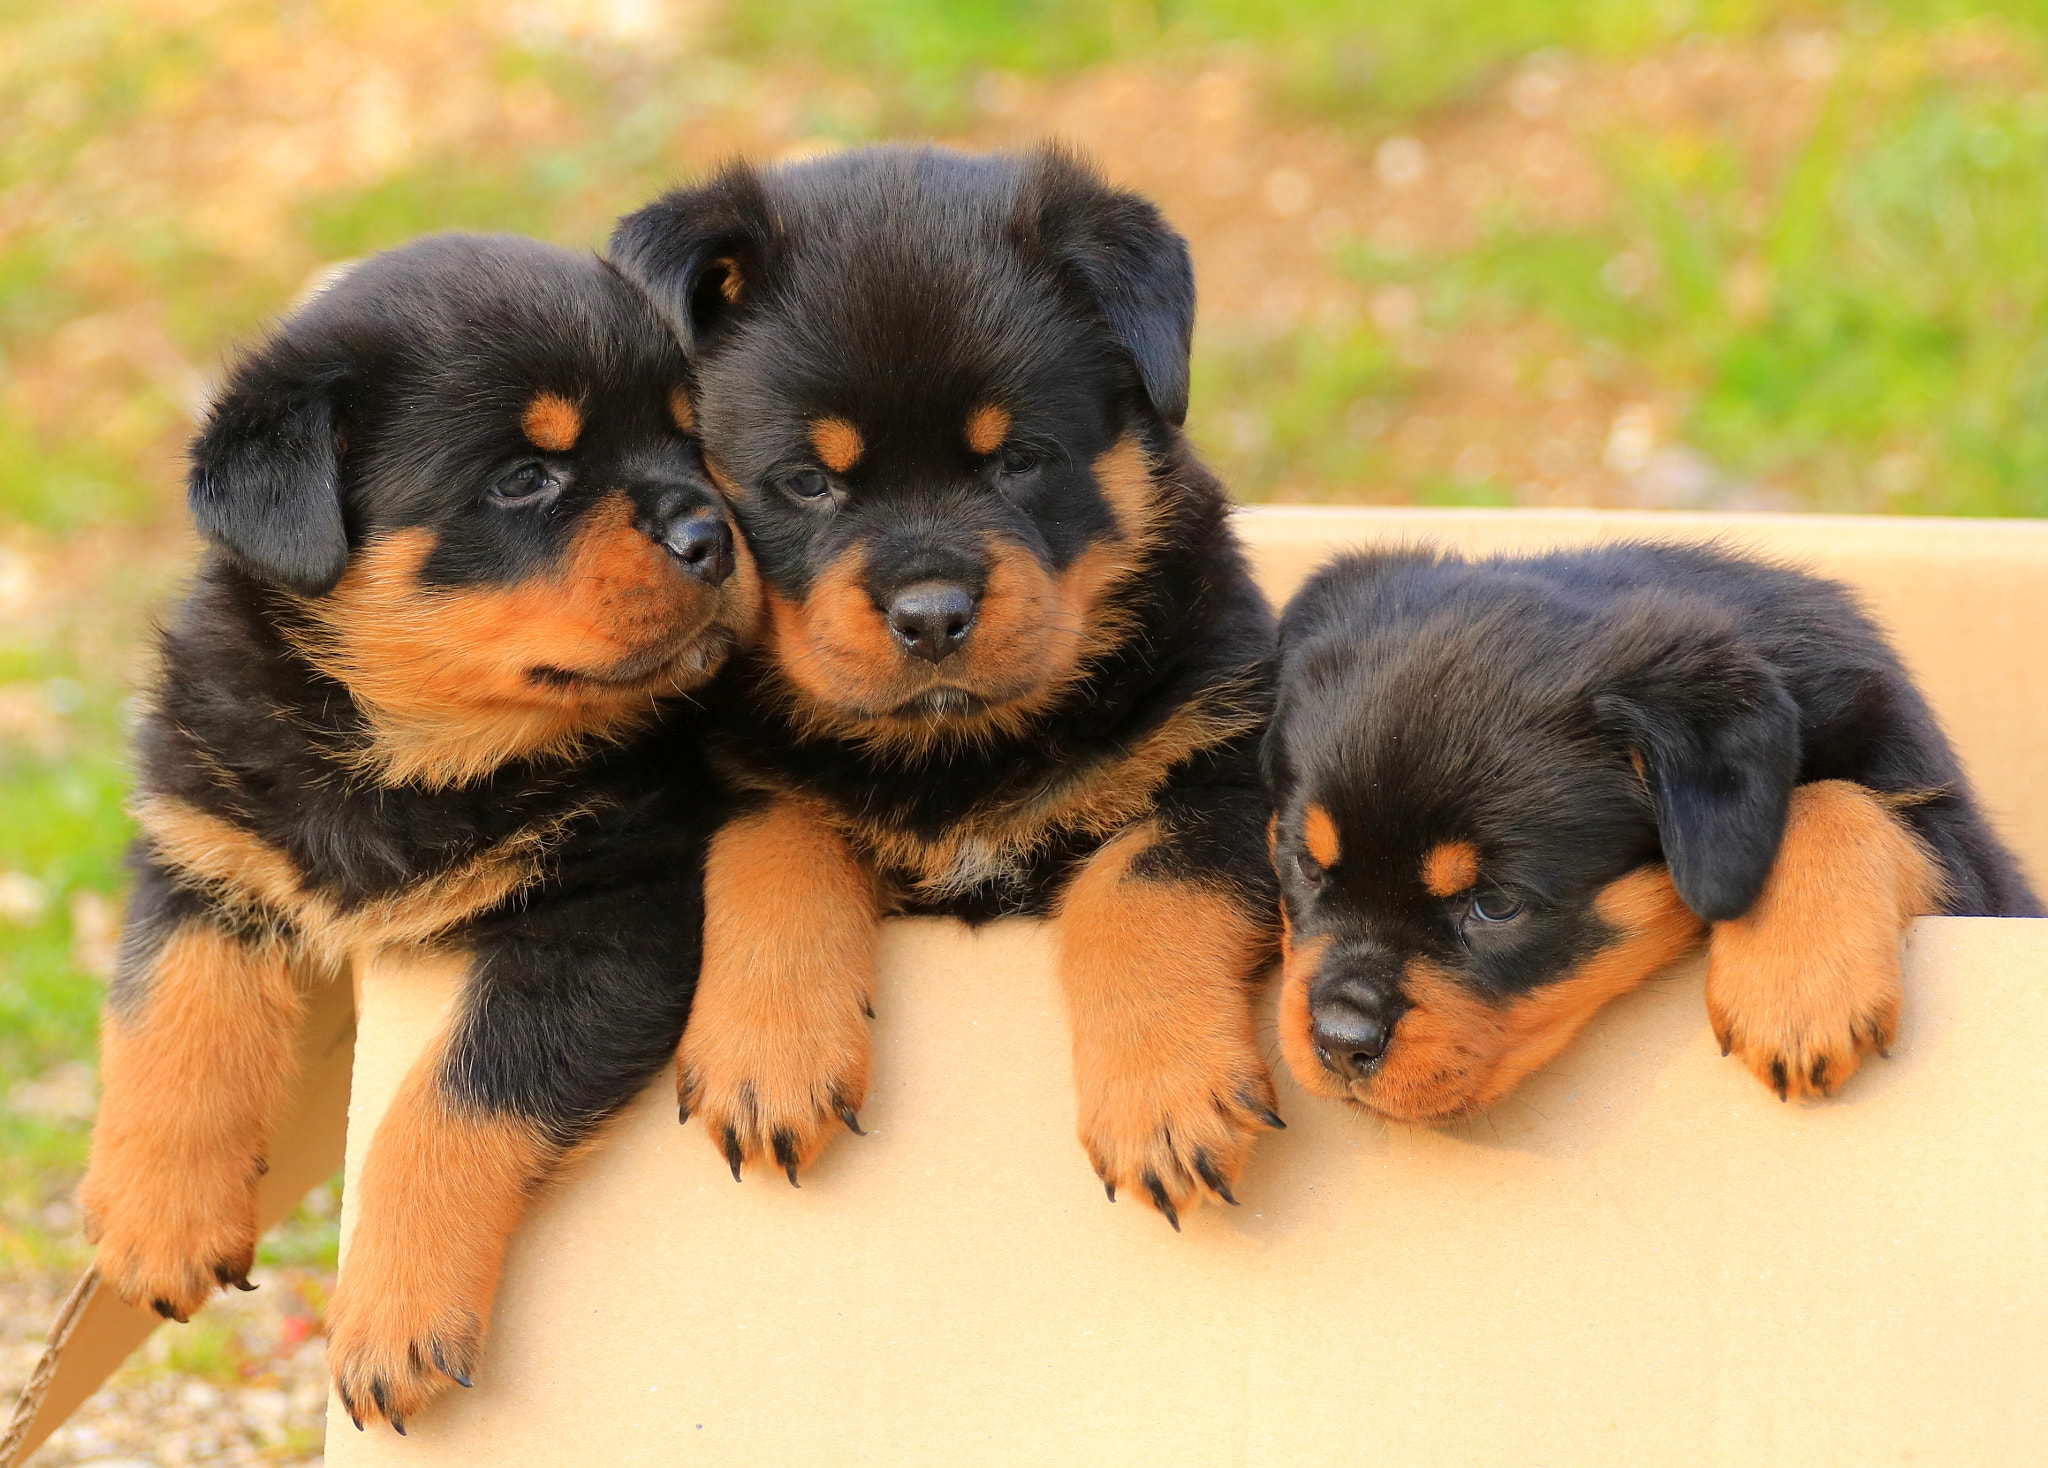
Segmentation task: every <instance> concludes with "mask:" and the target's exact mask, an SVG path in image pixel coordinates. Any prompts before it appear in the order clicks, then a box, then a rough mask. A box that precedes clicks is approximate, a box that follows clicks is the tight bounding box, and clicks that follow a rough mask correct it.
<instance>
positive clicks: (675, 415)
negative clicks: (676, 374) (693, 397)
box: [668, 388, 697, 433]
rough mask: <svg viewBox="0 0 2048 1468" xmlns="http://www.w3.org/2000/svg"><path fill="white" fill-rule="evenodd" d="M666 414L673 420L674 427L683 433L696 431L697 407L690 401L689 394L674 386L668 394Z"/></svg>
mask: <svg viewBox="0 0 2048 1468" xmlns="http://www.w3.org/2000/svg"><path fill="white" fill-rule="evenodd" d="M668 416H669V417H670V418H672V419H673V420H675V425H676V427H678V428H680V429H682V431H683V432H685V433H695V432H696V431H697V409H696V407H695V406H694V405H693V404H692V403H691V402H690V395H689V394H688V393H686V392H684V391H683V390H682V389H681V388H676V389H674V390H673V391H671V392H670V393H669V395H668Z"/></svg>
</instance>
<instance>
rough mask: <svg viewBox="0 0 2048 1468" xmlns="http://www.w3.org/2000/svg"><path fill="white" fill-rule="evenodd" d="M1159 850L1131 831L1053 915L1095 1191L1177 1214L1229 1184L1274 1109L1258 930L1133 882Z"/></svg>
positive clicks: (1207, 896) (1150, 883)
mask: <svg viewBox="0 0 2048 1468" xmlns="http://www.w3.org/2000/svg"><path fill="white" fill-rule="evenodd" d="M1158 839H1159V832H1158V828H1157V826H1156V824H1154V823H1153V822H1150V821H1147V822H1143V823H1141V824H1139V825H1137V826H1134V827H1133V828H1131V829H1130V830H1129V831H1126V832H1125V833H1124V834H1123V835H1121V836H1118V837H1117V838H1116V839H1115V840H1113V841H1111V842H1109V843H1108V844H1107V845H1105V846H1104V847H1103V848H1102V849H1101V850H1100V851H1099V852H1097V853H1096V854H1095V855H1094V856H1093V857H1092V858H1091V859H1090V860H1089V862H1088V864H1087V866H1086V867H1085V868H1084V869H1083V870H1082V872H1081V874H1080V875H1079V876H1078V877H1076V878H1075V879H1074V881H1073V883H1072V884H1071V885H1070V886H1069V887H1068V888H1067V891H1066V893H1065V895H1064V896H1063V897H1062V898H1061V901H1060V909H1059V942H1060V969H1059V972H1060V985H1061V988H1062V989H1063V991H1064V992H1065V994H1066V1000H1067V1010H1068V1017H1069V1019H1070V1021H1071V1024H1072V1028H1073V1045H1074V1085H1075V1090H1076V1092H1077V1094H1078V1097H1079V1108H1080V1136H1081V1145H1082V1146H1083V1147H1084V1148H1085V1149H1086V1150H1087V1152H1088V1157H1089V1160H1090V1161H1092V1162H1093V1163H1094V1164H1095V1171H1096V1173H1097V1175H1098V1176H1100V1177H1101V1178H1102V1179H1103V1181H1104V1182H1106V1183H1109V1184H1111V1185H1113V1186H1114V1187H1115V1188H1117V1189H1118V1190H1119V1191H1120V1192H1127V1193H1128V1194H1130V1195H1131V1196H1134V1197H1138V1198H1140V1199H1144V1198H1147V1197H1148V1196H1149V1190H1148V1184H1147V1181H1146V1180H1147V1178H1148V1177H1149V1178H1152V1179H1156V1180H1157V1181H1158V1183H1159V1184H1160V1186H1161V1188H1162V1189H1163V1190H1164V1192H1165V1194H1166V1196H1167V1199H1168V1201H1169V1203H1170V1205H1171V1206H1172V1207H1173V1208H1174V1209H1176V1210H1178V1209H1181V1208H1184V1207H1186V1206H1187V1205H1189V1204H1191V1203H1194V1202H1197V1201H1199V1200H1200V1199H1201V1198H1202V1197H1203V1196H1204V1195H1205V1193H1206V1189H1205V1186H1204V1183H1203V1179H1202V1176H1201V1161H1202V1159H1204V1158H1206V1160H1207V1162H1208V1163H1209V1164H1210V1165H1211V1166H1212V1167H1213V1168H1214V1170H1215V1172H1216V1173H1217V1174H1218V1175H1220V1177H1221V1178H1222V1179H1223V1181H1224V1183H1225V1185H1226V1186H1227V1185H1228V1184H1229V1183H1231V1182H1234V1181H1235V1180H1236V1179H1237V1176H1238V1174H1239V1172H1240V1171H1241V1170H1242V1169H1243V1166H1244V1163H1245V1160H1246V1158H1247V1156H1248V1155H1249V1153H1250V1150H1251V1140H1252V1137H1253V1136H1254V1135H1255V1134H1256V1133H1257V1132H1258V1131H1259V1129H1260V1127H1261V1126H1262V1125H1263V1123H1262V1121H1261V1112H1262V1111H1265V1112H1270V1111H1271V1110H1272V1109H1273V1105H1274V1095H1273V1088H1272V1081H1271V1079H1270V1078H1269V1077H1268V1075H1267V1073H1266V1065H1265V1060H1264V1058H1263V1057H1262V1056H1261V1055H1260V1054H1259V1047H1258V1045H1257V1043H1256V1042H1255V1040H1254V1039H1253V1035H1252V1012H1251V996H1252V991H1253V985H1254V979H1255V976H1256V975H1257V973H1258V970H1259V968H1260V966H1261V965H1262V964H1264V963H1265V962H1266V960H1267V958H1268V957H1269V955H1270V952H1271V947H1270V940H1269V939H1268V937H1267V935H1266V932H1265V930H1264V928H1262V927H1261V926H1260V925H1259V924H1258V923H1256V922H1254V921H1253V920H1252V919H1251V917H1249V916H1248V915H1247V914H1246V913H1245V911H1244V910H1243V908H1242V906H1240V904H1239V903H1238V901H1237V900H1236V898H1235V897H1233V896H1232V895H1231V894H1230V893H1229V892H1227V891H1225V890H1223V889H1221V888H1220V887H1210V886H1207V885H1201V884H1196V883H1191V882H1184V881H1177V880H1172V879H1166V878H1157V877H1150V876H1143V875H1139V874H1138V873H1137V872H1135V871H1133V869H1132V866H1133V863H1134V862H1135V861H1136V860H1137V859H1138V857H1139V856H1141V855H1142V854H1143V852H1144V851H1145V850H1146V849H1147V848H1148V847H1150V846H1151V845H1153V844H1154V843H1155V842H1156V841H1157V840H1158Z"/></svg>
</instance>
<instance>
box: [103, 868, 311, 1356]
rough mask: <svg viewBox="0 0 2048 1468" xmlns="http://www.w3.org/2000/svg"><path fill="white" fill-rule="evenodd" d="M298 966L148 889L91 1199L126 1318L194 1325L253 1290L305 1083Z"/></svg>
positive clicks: (160, 881)
mask: <svg viewBox="0 0 2048 1468" xmlns="http://www.w3.org/2000/svg"><path fill="white" fill-rule="evenodd" d="M289 957H290V956H289V952H288V950H287V948H286V946H285V944H284V943H283V942H282V941H281V940H279V939H277V938H275V937H264V936H262V935H259V934H251V933H248V932H245V931H242V930H239V929H236V928H234V927H232V926H230V924H229V923H228V922H227V921H226V920H225V919H223V917H222V916H221V915H220V914H219V913H217V912H214V911H212V910H211V909H210V908H209V907H208V906H207V905H206V904H205V903H204V902H203V901H202V900H201V899H200V898H198V897H196V896H194V895H192V894H191V893H189V892H185V891H181V890H179V889H178V888H176V887H174V886H173V885H172V884H171V881H170V878H169V876H168V875H167V874H166V873H164V872H163V871H161V870H159V869H157V868H155V867H145V868H144V869H143V870H142V872H141V873H140V875H139V877H138V880H137V885H136V891H135V895H134V897H133V898H132V899H131V901H130V907H129V923H128V931H127V934H126V935H125V939H124V943H123V952H122V958H121V970H120V973H119V974H118V975H117V977H116V978H115V980H114V984H113V988H112V990H111V992H110V994H109V996H108V1001H107V1005H106V1009H105V1010H104V1012H103V1013H102V1016H101V1023H100V1085H101V1099H100V1111H99V1119H98V1121H97V1122H96V1123H95V1125H94V1128H93V1141H92V1162H91V1166H90V1167H89V1168H88V1170H87V1172H86V1176H85V1182H84V1185H83V1186H82V1187H81V1188H80V1189H79V1203H80V1211H81V1212H82V1214H83V1216H84V1220H85V1231H86V1237H87V1238H89V1239H91V1240H93V1241H94V1242H95V1243H97V1244H98V1245H99V1257H98V1267H99V1271H100V1275H101V1277H102V1278H103V1279H105V1280H106V1282H107V1284H108V1285H109V1286H110V1287H111V1288H112V1289H113V1290H114V1292H115V1293H116V1294H118V1295H119V1296H120V1297H121V1298H122V1299H124V1300H126V1301H128V1302H129V1303H130V1304H134V1305H149V1306H153V1307H154V1308H155V1309H156V1311H157V1313H158V1314H160V1315H164V1316H167V1317H169V1318H171V1319H174V1320H183V1319H185V1318H186V1317H187V1316H189V1315H190V1314H191V1313H192V1312H193V1311H194V1310H196V1309H198V1308H199V1307H200V1305H202V1304H204V1303H205V1301H206V1298H207V1296H209V1295H211V1294H212V1293H213V1291H214V1290H215V1289H216V1288H217V1287H219V1286H220V1285H224V1284H236V1285H240V1286H241V1287H242V1288H244V1289H249V1288H253V1286H251V1285H249V1283H248V1275H249V1267H250V1265H251V1264H252V1263H253V1262H254V1260H255V1254H256V1181H257V1179H258V1178H260V1177H261V1176H262V1175H263V1170H264V1160H263V1153H264V1149H265V1148H266V1147H267V1146H268V1145H269V1141H270V1135H271V1130H272V1128H273V1127H274V1126H275V1124H276V1121H277V1112H278V1108H279V1106H280V1104H281V1103H282V1102H283V1100H284V1098H285V1096H286V1094H287V1093H288V1092H289V1090H290V1087H291V1082H292V1077H293V1075H294V1074H295V1072H296V1067H297V1058H296V1050H295V1040H296V1036H297V1032H298V1025H299V1018H300V1015H301V1012H302V1009H303V1001H302V998H301V995H300V993H299V991H298V988H297V985H296V984H295V982H294V979H293V974H292V968H291V964H290V961H289Z"/></svg>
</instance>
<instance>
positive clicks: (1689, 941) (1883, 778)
mask: <svg viewBox="0 0 2048 1468" xmlns="http://www.w3.org/2000/svg"><path fill="white" fill-rule="evenodd" d="M1281 658H1282V671H1281V680H1280V684H1281V692H1280V706H1279V712H1278V714H1277V716H1276V718H1275V721H1274V725H1273V729H1272V733H1271V736H1270V738H1269V740H1268V744H1267V760H1266V762H1267V772H1268V776H1269V779H1270V781H1271V785H1272V790H1273V794H1274V797H1275V801H1276V804H1277V806H1278V809H1279V814H1278V817H1277V822H1276V827H1275V832H1274V860H1275V864H1276V866H1277V867H1278V869H1279V872H1280V877H1281V888H1282V892H1283V901H1284V906H1285V912H1286V916H1287V922H1288V933H1287V938H1286V954H1285V965H1284V978H1283V981H1282V993H1281V1001H1280V1038H1281V1045H1282V1049H1283V1051H1284V1053H1285V1054H1286V1057H1287V1061H1288V1064H1289V1066H1290V1067H1291V1068H1292V1069H1293V1071H1294V1073H1295V1075H1296V1077H1297V1078H1298V1079H1299V1080H1300V1081H1301V1083H1302V1085H1303V1086H1304V1087H1306V1088H1307V1089H1308V1090H1310V1091H1312V1092H1315V1093H1316V1094H1318V1095H1323V1096H1342V1097H1348V1098H1350V1099H1352V1100H1355V1101H1358V1102H1362V1103H1363V1104H1364V1105H1366V1106H1368V1107H1370V1108H1372V1109H1373V1110H1375V1111H1379V1112H1382V1113H1384V1114H1385V1115H1388V1116H1391V1117H1396V1118H1400V1119H1402V1120H1410V1121H1438V1120H1443V1119H1446V1118H1449V1117H1455V1116H1459V1115H1462V1114H1465V1113H1468V1112H1471V1111H1475V1110H1477V1109H1479V1108H1481V1107H1484V1106H1486V1105H1488V1104H1489V1103H1491V1102H1493V1101H1495V1100H1498V1099H1499V1098H1500V1097H1501V1096H1503V1095H1505V1094H1506V1093H1507V1092H1508V1090H1510V1089H1511V1088H1512V1087H1513V1086H1514V1085H1515V1084H1516V1082H1518V1081H1519V1080H1520V1079H1521V1078H1522V1077H1523V1076H1525V1075H1527V1074H1529V1073H1530V1072H1531V1071H1533V1070H1535V1069H1537V1068H1538V1067H1540V1066H1542V1065H1543V1064H1544V1063H1545V1062H1546V1061H1548V1060H1549V1059H1550V1058H1551V1057H1552V1056H1554V1055H1555V1054H1556V1053H1557V1052H1558V1051H1559V1050H1560V1049H1561V1048H1562V1047H1563V1046H1564V1045H1565V1043H1566V1042H1567V1041H1568V1040H1570V1039H1571V1037H1572V1036H1573V1035H1574V1034H1575V1033H1576V1032H1577V1031H1578V1030H1579V1028H1580V1027H1581V1026H1582V1025H1584V1024H1585V1022H1586V1020H1587V1019H1588V1018H1590V1017H1591V1015H1592V1014H1593V1012H1594V1010H1596V1009H1597V1008H1599V1006H1600V1005H1602V1004H1604V1003H1605V1002H1606V1001H1607V1000H1609V999H1611V998H1613V997H1614V996H1616V995H1618V994H1621V993H1623V992H1625V991H1626V990H1628V989H1630V988H1632V987H1634V986H1635V985H1636V984H1637V983H1638V982H1640V981H1641V980H1642V979H1644V978H1645V977H1647V976H1648V975H1649V974H1650V973H1652V972H1653V971H1655V970H1656V969H1658V968H1660V967H1662V966H1663V965H1664V964H1666V963H1668V962H1670V961H1671V960H1673V959H1675V958H1677V957H1678V956H1680V955H1681V954H1683V953H1685V952H1686V951H1687V950H1688V949H1690V948H1691V947H1692V946H1693V945H1694V944H1695V943H1697V942H1698V941H1699V939H1700V938H1701V936H1702V935H1703V934H1705V933H1708V932H1709V931H1710V932H1711V940H1710V946H1709V958H1708V978H1707V1008H1708V1014H1709V1017H1710V1018H1711V1020H1712V1022H1713V1026H1714V1033H1715V1034H1716V1036H1718V1037H1719V1039H1720V1041H1721V1046H1722V1049H1723V1051H1724V1053H1726V1052H1730V1051H1732V1052H1734V1053H1735V1054H1737V1055H1739V1056H1740V1057H1741V1059H1742V1061H1743V1063H1744V1064H1745V1065H1747V1066H1748V1067H1749V1068H1750V1070H1751V1071H1752V1072H1754V1073H1755V1075H1756V1076H1757V1078H1758V1079H1760V1080H1762V1081H1763V1082H1764V1083H1765V1084H1766V1085H1768V1086H1770V1087H1771V1088H1772V1089H1773V1090H1774V1091H1775V1092H1777V1094H1778V1095H1779V1096H1780V1097H1781V1098H1782V1097H1787V1096H1808V1095H1827V1094H1829V1093H1831V1092H1832V1091H1833V1090H1834V1089H1835V1088H1836V1087H1837V1086H1839V1085H1841V1084H1842V1082H1843V1081H1845V1080H1846V1079H1848V1077H1849V1076H1850V1074H1851V1073H1853V1072H1854V1071H1855V1069H1856V1067H1857V1065H1858V1063H1859V1060H1860V1057H1861V1056H1862V1055H1863V1054H1864V1053H1865V1052H1866V1051H1869V1050H1873V1049H1875V1050H1879V1051H1882V1050H1883V1049H1884V1047H1885V1046H1886V1045H1888V1044H1889V1043H1890V1041H1891V1038H1892V1032H1893V1027H1894V1026H1895V1025H1896V1023H1897V1021H1898V1015H1899V999H1900V992H1899V943H1900V937H1901V934H1902V931H1903V929H1904V927H1905V925H1906V923H1907V921H1908V920H1909V919H1910V918H1911V917H1912V916H1913V915H1914V914H1915V913H1952V914H2010V915H2019V914H2032V913H2038V912H2039V910H2040V908H2039V905H2038V903H2037V902H2036V901H2035V899H2034V896H2033V894H2032V893H2031V892H2029V891H2028V889H2027V886H2026V883H2025V881H2024V880H2023V879H2022V877H2021V876H2020V873H2019V870H2018V868H2017V866H2016V865H2015V863H2014V861H2013V859H2012V857H2011V856H2010V855H2009V854H2008V853H2007V852H2006V851H2005V849H2004V848H2003V847H2002V846H2001V845H2000V844H1999V842H1998V840H1997V838H1996V837H1995V836H1993V835H1992V833H1991V831H1990V828H1989V827H1988V826H1987V825H1986V824H1985V821H1984V819H1983V817H1982V815H1981V814H1980V813H1979V812H1978V810H1977V807H1976V804H1975V802H1974V800H1973V799H1972V797H1971V794H1970V790H1969V786H1968V784H1967V782H1966V781H1965V780H1964V778H1963V774H1962V771H1961V768H1960V767H1959V766H1958V764H1957V763H1956V758H1955V755H1954V754H1953V753H1952V752H1951V751H1950V749H1949V746H1948V742H1947V740H1946V739H1944V738H1943V737H1942V734H1941V731H1940V729H1939V728H1938V727H1937V725H1936V724H1935V721H1934V718H1933V716H1932V715H1931V714H1930V713H1929V712H1928V710H1927V706H1926V704H1925V702H1924V701H1923V700H1922V699H1921V697H1920V695H1919V693H1918V692H1917V691H1916V690H1915V689H1914V687H1913V686H1912V684H1911V683H1910V682H1909V681H1908V679H1907V677H1906V674H1905V672H1904V671H1903V669H1901V667H1900V666H1899V662H1898V659H1897V658H1896V657H1895V656H1894V655H1893V654H1892V652H1891V650H1890V649H1889V648H1888V647H1887V646H1886V645H1885V643H1884V641H1883V639H1882V638H1881V637H1880V636H1879V634H1878V633H1877V631H1876V629H1874V628H1873V627H1872V626H1871V625H1870V623H1869V622H1868V621H1867V620H1866V619H1865V618H1864V617H1863V615H1862V614H1861V613H1860V612H1859V611H1858V610H1857V609H1856V606H1855V603H1854V602H1853V600H1852V599H1851V598H1850V596H1849V595H1848V593H1846V592H1845V591H1843V589H1842V588H1841V587H1839V586H1836V585H1834V584H1833V583H1831V582H1827V581H1822V580H1819V579H1817V578H1815V577H1812V576H1807V575H1802V574H1800V573H1798V572H1795V571H1791V570H1787V569H1785V568H1783V567H1780V566H1775V565H1769V564H1764V563H1760V562H1757V561H1753V560H1748V559H1745V558H1743V557H1740V556H1738V555H1735V554H1733V553H1731V552H1729V551H1726V550H1722V549H1716V548H1711V547H1708V548H1693V547H1685V546H1679V545H1658V544H1625V545H1614V546H1608V547H1604V548H1601V549H1595V550H1574V551H1559V552H1556V553H1553V554H1548V555H1539V556H1529V557H1519V558H1509V559H1500V560H1478V561H1466V560H1463V559H1461V558H1459V557H1458V556H1456V555H1452V554H1449V553H1443V552H1436V551H1431V550H1398V551H1386V552H1381V553H1378V554H1372V555H1359V556H1350V557H1346V558H1344V559H1341V560H1339V561H1337V562H1335V563H1334V564H1333V565H1331V566H1329V567H1328V568H1326V569H1325V570H1323V571H1322V572H1320V573H1319V574H1318V575H1317V576H1316V577H1315V578H1314V579H1313V580H1311V581H1310V582H1309V583H1308V585H1307V586H1306V587H1304V588H1303V589H1302V591H1301V593H1300V594H1299V595H1298V596H1297V597H1296V598H1295V600H1294V602H1293V603H1292V604H1291V605H1290V606H1289V607H1288V609H1287V612H1286V615H1285V616H1284V618H1283V619H1282V625H1281Z"/></svg>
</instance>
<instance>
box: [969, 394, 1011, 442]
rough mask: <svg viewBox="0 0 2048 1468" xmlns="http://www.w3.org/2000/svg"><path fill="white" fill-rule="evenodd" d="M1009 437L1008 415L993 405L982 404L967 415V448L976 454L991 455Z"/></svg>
mask: <svg viewBox="0 0 2048 1468" xmlns="http://www.w3.org/2000/svg"><path fill="white" fill-rule="evenodd" d="M1009 436H1010V414H1009V411H1008V410H1007V409H1004V408H998V407H997V406H996V405H995V404H994V403H983V404H982V405H981V406H980V407H978V408H976V409H975V410H974V411H973V412H972V413H969V414H968V415H967V447H969V448H970V449H973V450H974V451H975V452H976V453H977V454H992V453H994V452H995V451H996V450H997V449H999V448H1001V447H1002V446H1003V440H1004V439H1006V438H1008V437H1009Z"/></svg>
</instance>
